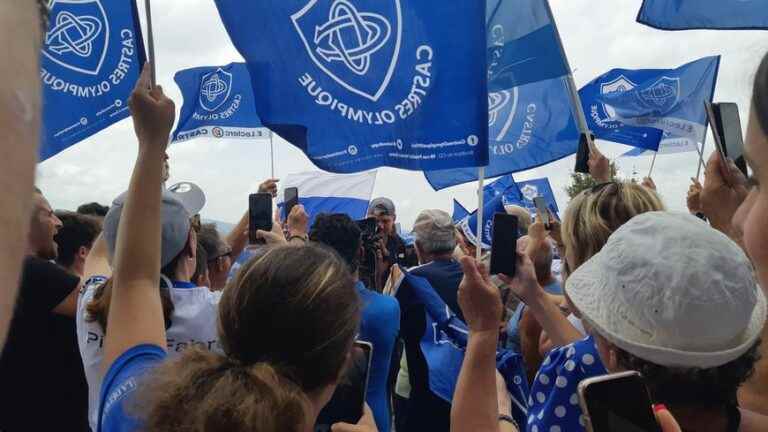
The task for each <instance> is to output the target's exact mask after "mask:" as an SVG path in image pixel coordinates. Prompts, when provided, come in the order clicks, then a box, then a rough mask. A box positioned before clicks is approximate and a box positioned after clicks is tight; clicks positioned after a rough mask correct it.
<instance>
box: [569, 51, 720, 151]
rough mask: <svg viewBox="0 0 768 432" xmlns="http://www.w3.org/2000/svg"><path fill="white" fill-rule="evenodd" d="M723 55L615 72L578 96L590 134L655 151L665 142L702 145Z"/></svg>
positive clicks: (604, 76) (590, 84)
mask: <svg viewBox="0 0 768 432" xmlns="http://www.w3.org/2000/svg"><path fill="white" fill-rule="evenodd" d="M719 65H720V57H719V56H715V57H705V58H702V59H699V60H696V61H694V62H691V63H688V64H685V65H683V66H680V67H679V68H677V69H639V70H628V69H613V70H611V71H609V72H607V73H605V74H603V75H601V76H599V77H598V78H596V79H595V80H593V81H592V82H590V83H589V84H587V85H586V86H584V87H583V88H582V89H581V90H580V92H579V94H580V95H581V101H582V104H583V107H584V111H585V113H586V116H587V123H588V125H589V128H590V130H591V131H592V133H594V134H595V136H596V137H597V138H599V139H604V140H608V141H613V142H617V143H621V144H627V145H631V146H633V147H641V148H644V149H646V150H654V151H656V150H657V149H658V148H659V145H660V143H661V141H662V138H664V136H663V134H664V133H667V134H668V138H666V139H684V140H688V141H690V143H689V144H687V145H696V143H699V142H702V141H703V139H704V136H705V134H706V125H707V116H706V113H705V110H704V102H705V101H711V100H712V95H713V93H714V90H715V84H716V83H717V74H718V69H719Z"/></svg>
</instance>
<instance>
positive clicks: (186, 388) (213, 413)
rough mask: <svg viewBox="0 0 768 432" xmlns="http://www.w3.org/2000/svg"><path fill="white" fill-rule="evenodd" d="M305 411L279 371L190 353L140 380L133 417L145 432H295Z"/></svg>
mask: <svg viewBox="0 0 768 432" xmlns="http://www.w3.org/2000/svg"><path fill="white" fill-rule="evenodd" d="M311 406H312V405H311V402H310V400H309V398H308V397H307V396H306V394H305V393H304V392H303V391H302V389H301V388H300V387H299V386H298V385H297V384H296V382H295V381H294V379H292V377H290V373H288V372H286V371H284V370H282V369H281V368H280V367H279V366H276V365H274V364H270V363H266V362H261V363H256V364H253V365H243V364H241V363H238V362H236V361H233V360H230V359H228V358H227V357H224V356H222V355H219V354H215V353H212V352H210V351H207V350H203V349H200V348H194V349H189V350H187V351H186V352H185V353H184V354H183V355H182V356H181V357H179V358H178V359H176V360H174V361H169V362H167V363H165V364H163V365H161V366H159V367H158V368H157V369H155V370H154V371H153V372H152V373H151V374H150V375H148V376H147V377H146V381H145V383H144V390H143V393H142V394H141V396H140V397H138V398H137V402H136V406H135V407H134V412H135V413H137V414H138V417H139V418H142V419H143V420H144V428H145V430H146V431H149V432H155V431H157V432H160V431H162V432H166V431H175V430H181V431H201V432H202V431H209V430H226V431H259V432H300V431H304V430H306V429H307V422H308V421H309V419H308V418H307V413H308V412H311Z"/></svg>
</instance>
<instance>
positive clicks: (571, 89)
mask: <svg viewBox="0 0 768 432" xmlns="http://www.w3.org/2000/svg"><path fill="white" fill-rule="evenodd" d="M544 5H545V6H546V8H547V14H548V15H549V20H550V22H552V27H553V28H554V30H555V37H556V38H557V46H558V47H559V48H560V53H561V55H562V56H563V62H565V67H566V69H567V70H568V75H566V76H565V77H564V78H565V84H566V86H567V87H568V96H569V97H570V100H571V106H572V107H573V109H574V110H576V123H577V124H578V126H579V132H581V133H582V134H583V135H585V136H586V140H587V145H588V146H589V150H590V151H594V150H595V149H596V147H595V143H594V141H592V132H591V131H590V130H589V126H588V125H587V117H586V116H585V115H584V107H583V106H582V105H581V96H579V89H578V88H577V87H576V81H575V80H574V79H573V69H571V64H570V62H569V61H568V55H566V53H565V48H564V47H563V39H562V38H561V37H560V29H559V28H558V27H557V21H556V20H555V16H554V15H553V14H552V8H551V7H550V5H549V0H544Z"/></svg>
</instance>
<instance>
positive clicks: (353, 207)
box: [277, 171, 376, 227]
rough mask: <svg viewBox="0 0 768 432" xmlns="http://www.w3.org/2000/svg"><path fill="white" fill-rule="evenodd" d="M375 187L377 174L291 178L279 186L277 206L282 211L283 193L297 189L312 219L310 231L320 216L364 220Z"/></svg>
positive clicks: (313, 173) (308, 175) (321, 173)
mask: <svg viewBox="0 0 768 432" xmlns="http://www.w3.org/2000/svg"><path fill="white" fill-rule="evenodd" d="M375 185H376V172H375V171H369V172H365V173H359V174H346V175H341V174H328V173H323V172H317V171H313V172H305V173H300V174H291V175H289V176H287V177H286V178H284V179H283V180H282V181H281V182H280V191H279V193H278V200H277V205H278V207H279V208H281V209H282V205H283V197H284V192H283V191H284V190H285V189H286V188H290V187H295V188H298V189H299V203H300V204H301V205H303V206H304V209H305V210H306V212H307V214H308V215H309V226H310V227H311V226H312V225H313V224H314V221H315V218H316V217H317V215H319V214H321V213H343V214H346V215H349V217H350V218H352V219H353V220H359V219H364V218H365V216H366V214H367V213H368V204H369V203H370V201H371V195H372V194H373V188H374V186H375ZM283 217H285V215H283Z"/></svg>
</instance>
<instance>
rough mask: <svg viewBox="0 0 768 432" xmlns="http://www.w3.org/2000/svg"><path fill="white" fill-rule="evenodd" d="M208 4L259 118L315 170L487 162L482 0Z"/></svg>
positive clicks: (220, 0) (235, 0) (234, 0)
mask: <svg viewBox="0 0 768 432" xmlns="http://www.w3.org/2000/svg"><path fill="white" fill-rule="evenodd" d="M216 5H217V7H218V10H219V14H220V16H221V18H222V21H223V23H224V26H225V28H226V29H227V31H228V33H229V36H230V38H231V39H232V41H233V43H234V45H235V47H236V48H237V49H238V51H239V52H240V53H241V54H242V55H243V57H244V58H245V60H246V62H247V64H248V68H249V70H250V73H251V80H252V83H253V89H254V97H255V98H256V107H257V111H258V114H259V117H260V118H261V120H262V122H263V123H264V125H265V126H267V127H268V128H269V129H270V130H272V131H273V132H275V133H277V134H278V135H280V136H281V137H283V138H285V139H286V140H287V141H288V142H290V143H291V144H293V145H295V146H297V147H298V148H300V149H301V150H302V151H303V152H304V153H305V154H306V155H307V156H308V157H309V159H310V160H311V161H312V162H313V163H314V164H315V165H316V166H317V167H318V168H320V169H322V170H325V171H330V172H337V173H352V172H360V171H364V170H368V169H372V168H376V167H380V166H391V167H397V168H402V169H409V170H426V169H447V168H456V167H467V166H482V165H486V164H487V162H488V148H487V142H488V139H487V135H488V129H487V127H486V123H487V116H488V106H487V103H488V102H487V98H486V95H487V79H486V72H487V71H486V67H485V56H486V45H485V44H486V40H485V39H486V38H485V27H484V24H485V4H484V3H478V2H459V3H450V4H449V3H445V4H441V5H440V8H439V9H440V10H439V13H435V5H434V4H433V3H431V2H405V1H403V0H355V1H350V0H281V1H257V2H243V1H239V0H216ZM254 23H258V25H254ZM266 35H268V37H267V36H266Z"/></svg>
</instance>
